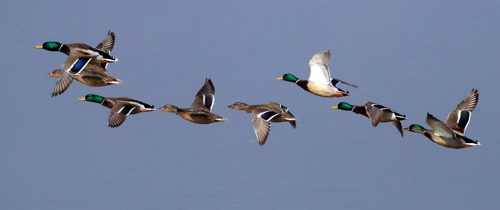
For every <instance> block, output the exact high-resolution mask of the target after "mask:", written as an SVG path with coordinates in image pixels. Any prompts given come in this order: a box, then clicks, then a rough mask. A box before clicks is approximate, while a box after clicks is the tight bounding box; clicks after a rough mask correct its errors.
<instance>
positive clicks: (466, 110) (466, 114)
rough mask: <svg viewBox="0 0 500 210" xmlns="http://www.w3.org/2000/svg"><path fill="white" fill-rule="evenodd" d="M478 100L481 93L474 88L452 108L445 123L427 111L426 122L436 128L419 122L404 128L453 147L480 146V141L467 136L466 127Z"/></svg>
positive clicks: (437, 142)
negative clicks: (424, 125) (427, 127)
mask: <svg viewBox="0 0 500 210" xmlns="http://www.w3.org/2000/svg"><path fill="white" fill-rule="evenodd" d="M478 101H479V93H478V91H477V90H476V89H472V91H471V92H470V94H469V95H468V96H467V97H466V98H465V99H464V100H463V101H461V102H460V103H459V104H458V105H457V107H455V108H454V109H453V110H451V112H450V113H449V114H448V117H447V118H446V122H445V123H443V122H442V121H440V120H439V119H437V118H435V117H434V116H432V115H431V114H429V113H427V118H426V122H427V124H428V125H429V126H431V128H432V129H434V130H428V129H426V128H424V127H423V126H421V125H418V124H411V125H410V126H409V127H408V128H405V129H404V130H406V131H411V132H414V133H420V134H423V135H424V136H425V137H427V138H428V139H430V140H431V141H433V142H434V143H436V144H439V145H441V146H444V147H448V148H452V149H461V148H467V147H471V146H479V145H481V143H479V141H476V140H472V139H469V138H467V137H466V136H465V129H466V128H467V125H469V122H470V118H471V116H472V111H474V108H476V105H477V102H478Z"/></svg>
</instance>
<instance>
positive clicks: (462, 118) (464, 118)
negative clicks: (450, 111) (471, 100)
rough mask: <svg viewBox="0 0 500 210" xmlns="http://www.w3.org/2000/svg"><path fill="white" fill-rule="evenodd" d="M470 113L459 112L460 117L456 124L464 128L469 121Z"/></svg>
mask: <svg viewBox="0 0 500 210" xmlns="http://www.w3.org/2000/svg"><path fill="white" fill-rule="evenodd" d="M469 118H470V113H469V112H460V118H459V119H458V126H460V127H462V128H465V126H467V123H469Z"/></svg>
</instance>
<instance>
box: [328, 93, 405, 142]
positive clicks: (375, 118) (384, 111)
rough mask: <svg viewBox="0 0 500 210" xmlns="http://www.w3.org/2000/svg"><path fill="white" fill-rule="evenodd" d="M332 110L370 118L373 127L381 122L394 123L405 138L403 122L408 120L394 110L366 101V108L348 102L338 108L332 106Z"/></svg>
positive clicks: (341, 103)
mask: <svg viewBox="0 0 500 210" xmlns="http://www.w3.org/2000/svg"><path fill="white" fill-rule="evenodd" d="M331 108H332V109H340V110H345V111H352V112H354V113H356V114H361V115H363V116H365V117H368V118H370V120H371V121H372V125H373V127H377V125H378V124H379V123H381V122H392V124H393V125H394V126H396V129H398V131H399V133H400V134H401V136H403V127H402V126H401V122H400V121H401V120H406V116H405V115H402V114H399V113H398V112H396V111H395V110H393V109H390V108H388V107H385V106H382V105H380V104H377V103H374V102H371V101H366V102H365V104H364V106H355V105H351V104H349V103H347V102H340V103H339V104H337V105H336V106H332V107H331Z"/></svg>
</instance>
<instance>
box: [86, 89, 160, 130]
mask: <svg viewBox="0 0 500 210" xmlns="http://www.w3.org/2000/svg"><path fill="white" fill-rule="evenodd" d="M78 100H80V101H89V102H94V103H99V104H101V105H103V106H105V107H108V108H110V109H111V111H110V114H109V120H108V122H109V124H108V126H109V127H112V128H115V127H118V126H120V125H121V124H122V123H123V122H125V119H127V116H128V115H130V114H138V113H142V112H150V111H154V110H155V109H154V106H153V105H149V104H146V103H144V102H142V101H138V100H134V99H131V98H127V97H119V98H109V97H103V96H100V95H95V94H87V95H86V96H85V97H82V98H78Z"/></svg>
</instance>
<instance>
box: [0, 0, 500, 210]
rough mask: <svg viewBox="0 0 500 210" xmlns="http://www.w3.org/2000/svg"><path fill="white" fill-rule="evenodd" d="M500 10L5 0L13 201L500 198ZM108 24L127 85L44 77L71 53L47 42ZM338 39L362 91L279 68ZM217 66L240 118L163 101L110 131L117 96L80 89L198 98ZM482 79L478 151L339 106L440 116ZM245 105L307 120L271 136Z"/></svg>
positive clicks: (262, 203) (297, 66)
mask: <svg viewBox="0 0 500 210" xmlns="http://www.w3.org/2000/svg"><path fill="white" fill-rule="evenodd" d="M499 21H500V3H499V1H452V0H449V1H330V0H323V1H285V0H279V1H278V0H276V1H251V2H250V1H219V0H214V1H177V3H174V2H173V1H167V2H160V1H137V2H134V1H128V2H125V1H117V0H110V1H91V0H88V1H77V2H74V3H73V2H71V3H70V2H69V1H2V2H1V3H0V31H1V33H0V40H1V42H0V46H1V48H2V51H1V52H0V60H1V61H2V62H0V69H1V71H2V72H3V73H2V82H1V83H0V88H1V90H2V91H1V92H0V96H1V98H2V104H3V105H2V107H3V108H2V109H1V111H0V114H1V117H0V119H1V126H0V133H1V137H0V209H9V210H29V209H37V210H45V209H47V210H49V209H50V210H67V209H95V210H98V209H120V210H125V209H134V210H137V209H218V210H219V209H454V210H457V209H499V208H500V192H499V189H500V179H499V177H500V168H499V159H500V154H499V152H498V151H499V148H500V142H499V141H498V139H497V134H496V131H498V130H497V129H498V125H499V124H500V123H499V120H498V119H499V117H500V116H499V114H498V104H499V102H500V99H499V94H498V90H499V81H500V76H499V75H498V74H499V70H498V69H499V66H500V53H499V50H500V22H499ZM108 30H112V31H114V32H115V33H116V44H115V48H114V50H113V52H112V55H114V56H116V57H117V58H118V59H119V61H118V62H117V63H114V64H110V65H109V68H108V71H109V73H110V74H111V75H112V76H114V77H116V78H119V79H121V80H123V84H121V85H114V86H107V87H102V88H94V87H88V86H84V85H82V84H80V83H78V82H74V83H73V84H72V85H71V86H70V88H69V89H68V90H67V91H66V92H65V93H64V94H62V95H60V96H57V97H54V98H51V97H50V94H51V93H52V90H53V88H54V85H55V83H56V79H54V78H49V77H44V74H45V73H48V72H50V71H52V70H53V69H56V68H60V67H61V65H62V63H63V61H64V60H65V59H66V57H65V55H64V54H62V53H59V52H48V51H44V50H37V49H35V48H34V46H35V45H39V44H41V43H43V42H45V41H59V42H62V43H75V42H82V43H87V44H89V45H92V46H95V45H97V44H98V43H99V42H100V41H101V40H102V39H103V38H104V36H105V35H106V33H107V32H108ZM324 50H330V51H331V60H330V69H331V74H332V76H333V77H336V78H339V79H342V80H345V81H346V82H350V83H353V84H356V85H358V86H359V89H355V88H353V87H350V86H346V85H340V86H339V87H340V88H342V89H345V90H349V91H350V92H351V96H348V97H344V98H321V97H318V96H315V95H312V94H310V93H307V92H305V91H303V90H302V89H300V88H299V87H298V86H296V85H295V84H293V83H287V82H282V81H276V80H274V78H276V77H278V76H281V75H283V74H284V73H293V74H294V75H296V76H298V77H299V78H302V79H307V78H308V77H309V65H308V61H309V59H310V58H311V57H312V56H313V55H314V54H316V53H318V52H321V51H324ZM205 77H210V78H211V79H212V80H213V82H214V85H215V88H216V101H215V105H214V108H213V112H214V113H216V114H218V115H221V116H224V117H226V118H228V119H229V121H227V122H223V123H215V124H210V125H198V124H193V123H190V122H188V121H185V120H183V119H181V118H180V117H178V116H176V115H174V114H172V113H165V112H160V111H157V112H156V111H155V112H150V113H144V114H139V115H133V116H129V117H128V119H127V120H126V121H125V123H124V124H123V125H121V126H120V127H118V128H114V129H112V128H108V126H107V125H108V122H107V119H108V115H109V110H108V109H107V108H105V107H102V106H101V105H99V104H95V103H90V102H81V101H78V100H77V98H79V97H82V96H84V95H86V94H88V93H94V94H99V95H102V96H108V97H119V96H128V97H131V98H134V99H137V100H141V101H144V102H146V103H149V104H153V105H155V106H156V107H161V106H162V105H164V104H165V103H171V104H174V105H178V106H179V107H188V106H189V105H190V104H191V102H192V99H193V96H194V95H195V93H196V92H197V91H198V90H199V88H200V87H201V86H202V85H203V82H204V80H205ZM472 88H477V89H478V90H479V94H480V96H479V104H478V106H477V107H476V110H475V111H474V113H473V115H472V120H471V123H470V124H469V126H468V129H467V133H466V134H467V136H468V137H470V138H472V139H477V140H479V141H480V142H481V144H482V145H481V146H479V147H473V148H468V149H461V150H453V149H448V148H444V147H441V146H439V145H437V144H434V143H432V142H431V141H429V140H428V139H427V138H425V137H424V136H422V135H419V134H415V133H408V132H406V133H405V136H404V138H401V136H400V135H399V133H398V132H397V131H396V130H395V128H394V126H393V125H392V124H387V123H383V124H380V125H379V126H378V127H376V128H374V127H372V125H371V122H370V121H369V120H368V119H367V118H365V117H363V116H360V115H355V114H354V113H349V112H345V111H339V110H332V109H330V106H332V105H336V104H337V103H339V102H341V101H346V102H349V103H352V104H362V103H363V102H364V101H366V100H370V101H375V102H378V103H380V104H382V105H385V106H388V107H391V108H393V109H395V110H397V111H398V112H399V113H402V114H405V115H407V117H408V118H409V119H408V120H406V121H403V122H402V123H403V126H405V127H407V126H408V125H410V124H412V123H417V124H421V125H424V126H425V127H429V126H428V125H427V124H426V123H425V116H426V113H427V112H430V113H431V114H433V115H434V116H436V117H438V118H439V119H441V120H445V119H446V116H447V115H448V113H449V111H451V109H453V108H454V107H455V106H456V105H457V104H458V103H459V102H460V101H461V100H463V99H464V98H465V97H466V96H467V95H468V94H469V92H470V91H471V89H472ZM235 101H241V102H246V103H250V104H256V103H266V102H267V101H275V102H278V103H281V104H284V105H285V106H287V107H289V108H290V110H291V111H292V113H293V114H294V115H295V116H296V117H297V118H298V121H297V129H295V130H294V129H292V128H291V126H290V125H289V124H288V123H279V124H278V123H276V124H273V125H272V129H271V133H270V135H269V139H268V140H267V142H266V145H265V146H263V147H260V146H258V143H257V140H256V137H255V134H254V131H253V127H252V123H251V115H250V114H247V113H245V112H242V111H235V110H232V109H228V108H225V107H226V106H227V105H230V104H232V103H233V102H235Z"/></svg>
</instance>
